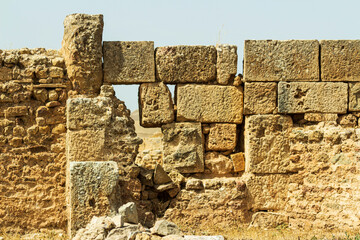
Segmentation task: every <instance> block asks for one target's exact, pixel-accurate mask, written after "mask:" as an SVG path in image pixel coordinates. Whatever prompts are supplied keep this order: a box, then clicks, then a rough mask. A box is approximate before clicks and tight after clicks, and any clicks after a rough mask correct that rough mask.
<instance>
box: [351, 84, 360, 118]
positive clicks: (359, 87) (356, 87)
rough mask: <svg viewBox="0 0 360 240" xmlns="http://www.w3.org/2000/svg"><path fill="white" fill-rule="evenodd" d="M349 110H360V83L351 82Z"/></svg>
mask: <svg viewBox="0 0 360 240" xmlns="http://www.w3.org/2000/svg"><path fill="white" fill-rule="evenodd" d="M349 111H360V83H349Z"/></svg>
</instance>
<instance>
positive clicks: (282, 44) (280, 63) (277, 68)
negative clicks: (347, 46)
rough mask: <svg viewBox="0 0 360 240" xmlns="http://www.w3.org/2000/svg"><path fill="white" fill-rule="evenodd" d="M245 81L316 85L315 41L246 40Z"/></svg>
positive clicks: (317, 73)
mask: <svg viewBox="0 0 360 240" xmlns="http://www.w3.org/2000/svg"><path fill="white" fill-rule="evenodd" d="M244 78H245V81H319V42H318V41H317V40H287V41H278V40H246V41H245V49H244Z"/></svg>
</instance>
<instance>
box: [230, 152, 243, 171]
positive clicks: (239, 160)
mask: <svg viewBox="0 0 360 240" xmlns="http://www.w3.org/2000/svg"><path fill="white" fill-rule="evenodd" d="M230 158H231V160H232V163H233V166H234V171H235V172H242V171H244V170H245V156H244V153H242V152H240V153H234V154H231V155H230Z"/></svg>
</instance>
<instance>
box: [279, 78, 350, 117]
mask: <svg viewBox="0 0 360 240" xmlns="http://www.w3.org/2000/svg"><path fill="white" fill-rule="evenodd" d="M347 103H348V84H347V83H341V82H317V83H312V82H291V83H289V82H280V83H279V84H278V108H279V112H280V113H308V112H318V113H346V111H347Z"/></svg>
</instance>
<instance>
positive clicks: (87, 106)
mask: <svg viewBox="0 0 360 240" xmlns="http://www.w3.org/2000/svg"><path fill="white" fill-rule="evenodd" d="M112 114H113V106H112V101H111V98H105V97H98V98H70V99H68V101H67V127H68V129H70V130H78V129H84V128H104V127H105V126H107V125H109V124H110V121H111V117H112Z"/></svg>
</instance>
